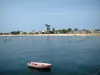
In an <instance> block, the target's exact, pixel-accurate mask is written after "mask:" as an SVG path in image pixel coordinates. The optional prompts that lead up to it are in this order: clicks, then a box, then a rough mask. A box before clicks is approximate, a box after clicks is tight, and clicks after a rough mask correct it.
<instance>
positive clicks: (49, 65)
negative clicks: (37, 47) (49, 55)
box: [28, 62, 52, 69]
mask: <svg viewBox="0 0 100 75" xmlns="http://www.w3.org/2000/svg"><path fill="white" fill-rule="evenodd" d="M28 66H29V67H33V68H40V69H43V68H51V66H52V65H51V64H47V63H34V62H33V63H28Z"/></svg>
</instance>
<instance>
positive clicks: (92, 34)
mask: <svg viewBox="0 0 100 75" xmlns="http://www.w3.org/2000/svg"><path fill="white" fill-rule="evenodd" d="M0 36H100V33H90V34H27V35H0Z"/></svg>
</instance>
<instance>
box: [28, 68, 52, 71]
mask: <svg viewBox="0 0 100 75" xmlns="http://www.w3.org/2000/svg"><path fill="white" fill-rule="evenodd" d="M28 69H29V70H31V71H33V72H50V71H51V68H46V69H38V68H33V67H28Z"/></svg>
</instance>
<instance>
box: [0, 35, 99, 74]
mask: <svg viewBox="0 0 100 75" xmlns="http://www.w3.org/2000/svg"><path fill="white" fill-rule="evenodd" d="M31 61H35V62H47V63H51V64H52V67H51V69H45V70H44V69H35V68H29V67H28V66H27V63H28V62H31ZM99 71H100V37H99V36H1V37H0V75H100V72H99Z"/></svg>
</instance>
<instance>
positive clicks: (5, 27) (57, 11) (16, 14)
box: [0, 0, 100, 32]
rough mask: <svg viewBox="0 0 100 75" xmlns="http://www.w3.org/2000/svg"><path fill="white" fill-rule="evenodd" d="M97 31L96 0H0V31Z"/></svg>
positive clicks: (99, 7)
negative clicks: (47, 28)
mask: <svg viewBox="0 0 100 75" xmlns="http://www.w3.org/2000/svg"><path fill="white" fill-rule="evenodd" d="M45 24H49V25H51V29H52V28H55V29H67V28H72V29H73V28H79V29H84V28H85V29H98V28H99V29H100V0H0V32H11V31H17V30H20V31H27V32H28V31H33V30H35V31H39V30H45V29H46V27H45Z"/></svg>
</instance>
